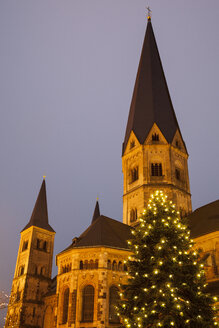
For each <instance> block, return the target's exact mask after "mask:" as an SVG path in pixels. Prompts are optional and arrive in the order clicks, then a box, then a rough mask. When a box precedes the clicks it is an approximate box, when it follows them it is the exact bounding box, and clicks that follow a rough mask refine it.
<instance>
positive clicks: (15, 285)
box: [5, 180, 55, 328]
mask: <svg viewBox="0 0 219 328" xmlns="http://www.w3.org/2000/svg"><path fill="white" fill-rule="evenodd" d="M54 237H55V231H54V230H53V229H52V227H51V226H50V225H49V222H48V212H47V200H46V183H45V180H43V182H42V185H41V189H40V192H39V195H38V198H37V201H36V204H35V207H34V209H33V213H32V216H31V218H30V220H29V222H28V224H27V225H26V226H25V227H24V229H23V230H22V231H21V238H20V245H19V250H18V256H17V263H16V267H15V273H14V279H13V282H12V290H11V296H10V302H9V306H8V313H7V318H6V324H5V327H15V328H18V327H19V328H21V327H22V328H25V327H33V328H37V327H42V321H43V318H42V313H43V311H42V308H43V302H42V296H43V295H45V294H46V293H47V292H48V288H49V286H50V282H51V274H52V258H53V244H54Z"/></svg>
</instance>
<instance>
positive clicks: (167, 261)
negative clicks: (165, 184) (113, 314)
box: [118, 191, 218, 328]
mask: <svg viewBox="0 0 219 328" xmlns="http://www.w3.org/2000/svg"><path fill="white" fill-rule="evenodd" d="M132 233H133V238H132V240H130V241H128V243H129V245H130V249H131V250H132V252H133V256H131V257H130V258H129V260H128V261H127V267H128V275H129V279H128V285H126V286H122V292H121V294H120V296H121V301H120V304H119V306H118V315H120V317H121V320H122V323H123V324H124V326H125V327H127V328H149V327H150V328H155V327H164V328H170V327H177V328H184V327H188V328H196V327H197V328H205V327H206V328H209V327H216V326H218V325H217V322H216V321H215V319H216V317H215V316H216V312H215V308H214V305H213V303H214V301H215V300H216V299H215V298H214V299H213V297H212V296H210V295H209V294H207V293H206V292H205V288H206V282H205V274H204V270H203V264H202V263H201V262H200V261H199V254H198V252H197V251H195V250H194V245H193V241H192V240H191V239H190V231H189V229H188V228H187V226H186V224H185V219H183V218H181V217H180V215H179V212H177V211H176V209H175V205H173V204H172V202H171V201H168V200H167V196H164V194H163V193H162V191H156V192H155V193H154V194H153V195H152V196H151V198H150V200H149V205H148V208H147V210H145V211H144V213H143V214H142V216H141V218H140V219H139V225H138V226H137V227H136V229H133V231H132Z"/></svg>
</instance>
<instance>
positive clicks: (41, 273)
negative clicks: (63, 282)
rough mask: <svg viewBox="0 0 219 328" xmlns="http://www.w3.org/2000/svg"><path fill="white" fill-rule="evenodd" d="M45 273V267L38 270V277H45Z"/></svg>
mask: <svg viewBox="0 0 219 328" xmlns="http://www.w3.org/2000/svg"><path fill="white" fill-rule="evenodd" d="M45 271H46V270H45V267H41V268H40V275H41V276H45Z"/></svg>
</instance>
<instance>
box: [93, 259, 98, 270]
mask: <svg viewBox="0 0 219 328" xmlns="http://www.w3.org/2000/svg"><path fill="white" fill-rule="evenodd" d="M94 268H95V269H98V260H95V264H94Z"/></svg>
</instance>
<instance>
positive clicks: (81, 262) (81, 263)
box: [80, 261, 83, 270]
mask: <svg viewBox="0 0 219 328" xmlns="http://www.w3.org/2000/svg"><path fill="white" fill-rule="evenodd" d="M80 270H83V261H80Z"/></svg>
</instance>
